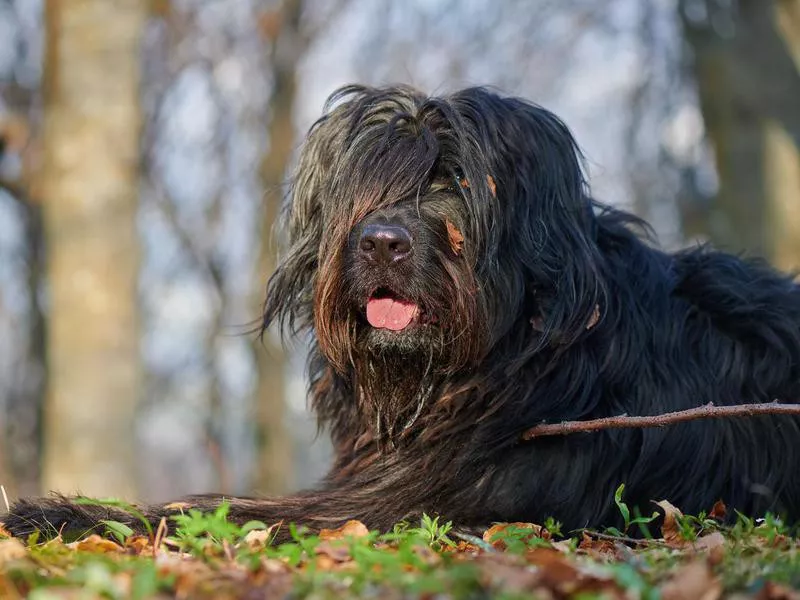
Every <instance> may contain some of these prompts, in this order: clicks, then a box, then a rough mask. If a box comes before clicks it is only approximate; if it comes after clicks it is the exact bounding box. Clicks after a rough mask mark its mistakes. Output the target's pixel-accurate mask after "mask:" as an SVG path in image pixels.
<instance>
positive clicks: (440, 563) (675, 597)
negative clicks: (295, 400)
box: [0, 486, 800, 600]
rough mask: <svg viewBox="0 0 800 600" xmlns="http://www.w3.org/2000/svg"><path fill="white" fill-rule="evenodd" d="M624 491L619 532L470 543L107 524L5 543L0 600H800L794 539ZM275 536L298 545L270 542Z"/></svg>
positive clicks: (799, 545) (491, 535)
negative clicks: (635, 502)
mask: <svg viewBox="0 0 800 600" xmlns="http://www.w3.org/2000/svg"><path fill="white" fill-rule="evenodd" d="M623 492H624V488H623V487H622V486H621V487H620V489H619V490H618V493H617V496H616V502H617V506H618V508H619V510H620V512H621V514H622V516H623V518H624V520H625V523H626V527H625V529H624V530H618V529H607V530H604V531H590V530H580V531H574V532H562V531H560V529H561V528H560V527H559V525H558V523H556V522H553V521H552V520H548V521H547V522H545V523H543V524H541V525H539V524H532V523H511V524H497V525H495V526H493V527H491V528H490V529H488V530H487V531H485V532H484V533H483V535H482V536H474V535H469V534H466V533H461V532H458V531H457V530H454V529H452V528H451V526H450V524H448V523H441V522H439V520H438V519H435V518H430V517H427V516H426V517H424V518H423V519H422V521H421V522H420V523H415V524H408V523H401V524H398V525H397V526H396V527H395V530H394V531H393V532H392V533H390V534H378V533H376V532H370V531H368V530H367V528H366V527H365V526H364V525H363V524H361V523H359V522H358V521H350V522H349V523H347V524H346V525H345V526H343V527H342V528H341V529H337V530H323V531H322V532H321V533H320V534H319V535H309V534H307V533H305V532H303V531H302V530H297V529H296V528H295V527H294V526H293V525H288V526H286V525H284V524H272V525H268V524H265V523H260V522H252V523H248V524H246V525H245V526H244V527H239V526H237V525H235V524H232V523H230V522H229V521H228V520H227V518H226V516H227V507H226V506H225V505H223V506H222V507H221V508H220V510H218V511H217V512H216V513H215V514H209V515H201V514H200V513H198V512H196V511H191V510H188V511H186V513H185V514H183V515H181V516H180V517H178V518H177V520H176V523H175V525H176V531H175V533H174V535H169V536H168V535H165V532H166V529H167V528H166V522H164V523H162V524H161V527H159V528H157V529H156V530H155V531H151V532H150V533H149V534H148V535H146V536H137V535H133V532H132V531H131V530H130V529H129V528H128V527H126V526H125V525H123V524H121V523H116V522H106V523H104V524H102V526H101V528H99V529H98V530H97V531H95V532H91V533H88V534H87V535H86V536H84V537H83V538H82V539H80V540H77V541H71V542H68V541H66V540H63V539H61V538H60V537H57V538H56V539H54V540H52V541H47V542H40V541H39V536H37V535H34V536H32V538H31V539H29V540H27V543H24V542H23V541H20V540H18V539H14V538H10V537H5V538H4V539H0V598H4V599H5V598H8V599H15V598H24V597H28V598H32V599H33V600H46V599H61V598H76V599H81V600H84V599H94V598H112V599H117V598H120V599H122V598H135V599H144V598H192V599H194V598H197V599H205V598H208V599H212V598H213V599H215V600H217V599H223V600H224V599H226V598H231V599H233V598H266V599H271V598H285V597H313V598H323V599H324V598H332V599H333V598H337V599H338V598H351V597H359V598H361V597H364V598H380V599H381V600H390V599H393V598H426V599H427V598H431V599H433V598H437V599H438V598H442V599H446V598H507V599H512V598H528V597H534V598H546V599H547V598H573V597H575V598H594V597H601V598H628V599H633V598H646V599H650V598H652V599H657V598H663V599H664V600H684V599H685V600H690V599H694V598H697V599H701V598H702V599H703V600H715V599H716V598H720V597H736V598H758V599H761V600H784V599H786V600H789V599H797V600H800V591H798V590H800V540H798V537H797V532H796V531H794V532H793V531H790V530H789V529H788V528H787V527H786V526H785V525H784V524H783V523H782V522H781V521H780V520H779V519H778V518H776V517H774V516H772V515H766V516H765V517H764V518H763V519H751V518H749V517H746V516H744V515H735V517H736V518H735V519H733V520H731V519H730V515H728V516H727V517H728V518H726V514H725V513H726V508H725V507H724V506H723V505H722V504H721V503H718V504H717V505H716V506H714V507H713V509H711V510H710V511H709V513H708V514H700V515H697V516H689V515H683V514H681V512H680V511H679V510H678V509H677V508H676V507H674V506H672V505H671V504H670V503H669V502H666V501H662V502H659V503H657V506H656V505H654V515H648V516H646V517H642V516H640V515H632V514H630V511H629V509H628V507H627V505H626V504H625V502H624V500H623ZM115 505H117V506H120V503H119V502H115ZM134 514H135V511H134ZM723 523H728V524H726V525H723ZM283 527H287V529H286V530H284V532H285V531H287V530H288V531H289V532H290V533H291V538H292V540H293V541H291V542H289V543H283V544H275V543H274V539H275V537H276V534H277V533H278V532H279V531H280V530H281V528H283ZM654 530H657V532H654ZM0 534H2V530H0Z"/></svg>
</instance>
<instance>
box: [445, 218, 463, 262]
mask: <svg viewBox="0 0 800 600" xmlns="http://www.w3.org/2000/svg"><path fill="white" fill-rule="evenodd" d="M444 224H445V225H446V226H447V240H448V241H449V242H450V249H451V250H452V251H453V254H455V255H458V254H460V253H461V250H462V249H463V248H464V236H463V234H462V233H461V232H460V231H459V230H458V227H456V226H455V225H453V223H451V222H450V219H445V222H444Z"/></svg>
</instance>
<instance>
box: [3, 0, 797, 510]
mask: <svg viewBox="0 0 800 600" xmlns="http://www.w3.org/2000/svg"><path fill="white" fill-rule="evenodd" d="M799 67H800V0H738V1H736V0H407V1H402V2H401V1H393V0H284V1H282V2H279V1H276V2H269V1H266V0H263V1H262V0H149V1H146V0H47V1H45V0H0V483H2V484H3V485H4V486H5V489H6V490H7V492H8V494H9V496H10V497H17V496H24V495H31V494H35V493H39V492H42V491H46V490H50V489H57V490H60V491H62V492H65V493H68V492H73V491H77V490H79V491H81V492H84V493H87V494H90V495H96V496H108V495H113V496H119V497H126V498H129V499H140V500H148V501H157V500H164V499H167V498H172V497H175V496H178V495H181V494H185V493H190V492H191V493H193V492H203V491H221V492H224V493H247V492H254V491H257V492H282V491H286V490H288V489H295V488H298V487H301V486H304V485H309V484H310V483H312V482H313V481H314V480H315V479H317V477H318V476H319V475H320V474H321V473H322V472H324V470H325V468H326V466H327V461H328V449H327V443H326V440H325V436H324V434H321V435H319V436H317V435H316V430H315V426H314V424H313V421H312V420H311V418H310V416H309V415H308V414H307V412H306V407H305V396H304V387H305V383H304V379H303V361H304V352H303V343H302V340H300V341H298V343H297V344H295V346H294V347H293V348H289V349H288V351H287V352H284V351H283V350H282V348H281V346H280V344H279V343H278V336H277V332H270V334H269V335H267V336H266V337H265V338H264V340H263V344H262V343H261V342H259V340H258V339H257V336H256V335H255V334H254V329H257V327H258V324H259V311H260V305H261V302H262V295H263V291H264V285H265V283H266V280H267V278H268V276H269V274H270V272H271V271H272V269H273V268H274V265H275V260H276V253H277V251H278V249H279V247H280V241H281V232H280V231H279V230H278V231H275V232H274V233H273V230H272V224H273V222H274V220H275V216H276V214H277V212H278V209H279V206H280V203H281V201H282V198H283V196H284V194H285V191H286V186H285V182H286V180H287V176H288V173H289V172H290V168H291V164H292V161H293V158H294V156H295V150H296V148H297V145H298V143H299V142H300V140H301V139H302V135H303V133H304V131H305V130H306V129H307V128H308V126H309V125H310V124H311V123H312V122H313V120H314V119H315V118H316V117H317V116H318V115H319V114H320V112H321V108H322V104H323V102H324V99H325V97H326V96H327V95H328V94H329V93H330V92H332V91H333V90H334V89H335V88H336V87H338V86H339V85H342V84H345V83H349V82H355V81H357V82H364V83H372V84H382V83H393V82H405V83H411V84H414V85H417V86H419V87H421V88H423V89H425V90H427V91H429V92H442V91H447V90H451V89H454V88H459V87H463V86H466V85H473V84H488V85H492V86H497V87H499V88H501V89H502V90H504V91H507V92H509V93H513V94H517V95H521V96H524V97H527V98H530V99H533V100H535V101H536V102H539V103H541V104H543V105H544V106H546V107H548V108H550V109H551V110H553V111H554V112H556V113H557V114H558V115H560V116H561V117H562V118H563V119H564V120H565V121H566V122H567V124H568V125H570V127H571V128H572V129H573V131H574V133H575V135H576V136H577V139H578V141H579V143H580V144H581V146H582V148H583V149H584V151H585V153H586V156H587V158H588V164H589V168H590V172H591V173H590V174H591V182H592V187H593V191H594V194H595V195H596V196H597V197H598V198H599V199H601V200H602V201H605V202H609V203H613V204H617V205H619V206H622V207H625V208H628V209H630V210H633V211H635V212H636V213H638V214H640V215H642V216H643V217H645V218H646V219H648V220H650V221H651V222H652V224H653V225H654V227H655V229H656V231H657V233H658V234H659V238H660V242H661V244H662V245H664V246H665V247H668V248H676V247H680V246H683V245H687V244H694V243H697V242H698V241H711V242H713V243H714V244H716V245H718V246H720V247H723V248H726V249H729V250H733V251H737V252H744V253H747V254H762V255H765V256H766V257H768V258H769V259H770V260H771V261H772V262H773V263H774V264H776V265H777V266H779V267H781V268H784V269H788V270H791V269H800V153H798V148H799V147H800V68H799Z"/></svg>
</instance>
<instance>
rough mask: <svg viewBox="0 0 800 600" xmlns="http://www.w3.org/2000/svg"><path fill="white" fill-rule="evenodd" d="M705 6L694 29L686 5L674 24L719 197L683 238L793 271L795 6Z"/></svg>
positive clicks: (792, 0)
mask: <svg viewBox="0 0 800 600" xmlns="http://www.w3.org/2000/svg"><path fill="white" fill-rule="evenodd" d="M704 5H705V10H706V16H705V18H703V19H698V18H694V19H692V18H690V17H689V12H690V9H691V8H692V7H694V8H696V7H697V3H696V2H688V1H686V0H684V1H682V2H681V16H682V22H683V26H684V34H685V36H686V40H687V41H688V42H689V47H690V48H691V50H692V54H693V69H694V75H695V80H696V83H697V88H698V93H699V96H700V107H701V110H702V112H703V118H704V121H705V127H706V134H707V136H708V138H709V140H710V141H711V144H712V146H713V149H714V155H715V158H716V167H717V174H718V177H719V190H718V194H717V196H716V198H715V199H714V200H713V202H712V203H711V206H710V207H709V209H708V211H707V212H706V213H705V214H704V215H703V218H702V219H700V220H697V219H696V218H695V219H693V224H694V228H693V227H692V224H691V223H688V219H687V225H689V227H688V231H687V233H688V234H690V235H697V234H698V233H705V234H707V235H708V236H709V237H710V239H711V240H712V241H713V242H714V243H715V244H716V245H717V246H720V247H722V248H724V249H728V250H732V251H744V252H746V253H747V254H758V255H763V256H766V257H768V258H769V259H770V260H771V261H772V262H774V263H775V264H776V266H778V267H780V268H783V269H798V268H800V201H798V198H800V156H799V155H798V144H800V102H798V98H800V70H798V65H800V60H798V58H799V57H800V0H773V1H763V0H742V2H740V3H738V5H737V8H736V10H735V11H734V10H733V9H731V8H727V7H721V6H718V5H716V4H715V3H712V2H705V3H704ZM726 23H730V24H731V26H730V28H728V27H726V25H725V24H726ZM690 208H696V207H690ZM688 212H692V213H693V214H694V215H696V213H694V212H693V211H688Z"/></svg>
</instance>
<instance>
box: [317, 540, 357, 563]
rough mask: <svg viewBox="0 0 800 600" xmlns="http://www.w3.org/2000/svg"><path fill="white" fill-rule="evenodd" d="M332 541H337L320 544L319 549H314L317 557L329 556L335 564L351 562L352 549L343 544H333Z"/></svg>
mask: <svg viewBox="0 0 800 600" xmlns="http://www.w3.org/2000/svg"><path fill="white" fill-rule="evenodd" d="M331 541H335V540H326V541H323V542H320V543H319V544H317V547H316V548H314V552H315V553H316V554H317V555H321V556H327V557H328V558H329V559H331V560H332V561H334V562H339V563H343V562H346V561H348V560H350V558H351V556H350V548H349V547H348V546H346V545H345V544H342V543H339V544H332V543H331ZM318 564H319V563H318Z"/></svg>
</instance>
